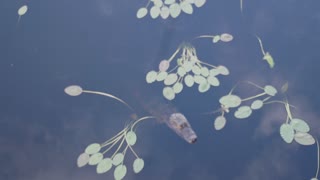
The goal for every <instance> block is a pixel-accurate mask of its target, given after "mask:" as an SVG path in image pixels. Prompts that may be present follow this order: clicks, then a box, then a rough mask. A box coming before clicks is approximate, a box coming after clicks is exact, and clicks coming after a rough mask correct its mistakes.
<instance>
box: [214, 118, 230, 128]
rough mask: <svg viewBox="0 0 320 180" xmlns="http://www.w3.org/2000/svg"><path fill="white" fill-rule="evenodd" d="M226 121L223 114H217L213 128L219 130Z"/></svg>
mask: <svg viewBox="0 0 320 180" xmlns="http://www.w3.org/2000/svg"><path fill="white" fill-rule="evenodd" d="M226 123H227V120H226V118H225V117H224V116H218V117H217V118H216V119H215V120H214V128H215V129H216V130H218V131H219V130H221V129H223V128H224V126H225V125H226Z"/></svg>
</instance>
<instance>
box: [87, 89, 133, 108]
mask: <svg viewBox="0 0 320 180" xmlns="http://www.w3.org/2000/svg"><path fill="white" fill-rule="evenodd" d="M82 92H84V93H89V94H98V95H102V96H106V97H109V98H112V99H115V100H117V101H119V102H121V103H122V104H124V105H126V106H127V107H128V108H129V109H130V110H131V111H132V112H135V110H134V109H133V108H132V107H131V106H129V104H127V103H126V102H125V101H124V100H122V99H120V98H118V97H116V96H113V95H111V94H108V93H104V92H99V91H90V90H82Z"/></svg>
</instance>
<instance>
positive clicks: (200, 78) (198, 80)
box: [194, 75, 207, 84]
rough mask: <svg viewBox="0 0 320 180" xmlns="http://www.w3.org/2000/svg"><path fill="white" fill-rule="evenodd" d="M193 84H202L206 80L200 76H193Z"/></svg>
mask: <svg viewBox="0 0 320 180" xmlns="http://www.w3.org/2000/svg"><path fill="white" fill-rule="evenodd" d="M194 82H195V83H198V84H203V83H206V82H207V79H206V78H204V77H203V76H201V75H194Z"/></svg>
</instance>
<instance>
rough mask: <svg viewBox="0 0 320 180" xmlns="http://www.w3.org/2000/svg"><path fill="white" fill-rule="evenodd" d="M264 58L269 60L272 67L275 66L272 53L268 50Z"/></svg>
mask: <svg viewBox="0 0 320 180" xmlns="http://www.w3.org/2000/svg"><path fill="white" fill-rule="evenodd" d="M263 59H264V60H266V61H267V62H268V64H269V66H270V68H273V67H274V61H273V58H272V56H271V54H269V53H268V52H266V54H265V55H264V56H263Z"/></svg>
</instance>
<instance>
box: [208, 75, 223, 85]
mask: <svg viewBox="0 0 320 180" xmlns="http://www.w3.org/2000/svg"><path fill="white" fill-rule="evenodd" d="M207 81H208V83H209V84H210V85H211V86H219V85H220V82H219V79H218V78H216V77H214V76H208V77H207Z"/></svg>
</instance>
